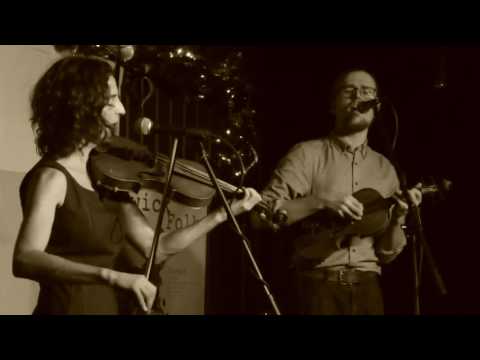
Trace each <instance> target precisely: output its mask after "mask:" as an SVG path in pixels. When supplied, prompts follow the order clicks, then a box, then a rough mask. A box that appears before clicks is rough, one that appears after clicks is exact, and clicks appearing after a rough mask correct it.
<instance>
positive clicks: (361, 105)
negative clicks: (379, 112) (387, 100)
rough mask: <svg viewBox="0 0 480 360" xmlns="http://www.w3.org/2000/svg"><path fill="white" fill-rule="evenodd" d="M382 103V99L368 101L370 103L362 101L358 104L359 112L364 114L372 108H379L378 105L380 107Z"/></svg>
mask: <svg viewBox="0 0 480 360" xmlns="http://www.w3.org/2000/svg"><path fill="white" fill-rule="evenodd" d="M380 104H381V102H380V99H378V98H375V99H372V100H368V101H361V102H359V103H358V104H357V107H356V109H357V111H358V112H360V113H362V114H364V113H366V112H367V111H368V110H370V109H371V108H373V107H375V106H377V105H380Z"/></svg>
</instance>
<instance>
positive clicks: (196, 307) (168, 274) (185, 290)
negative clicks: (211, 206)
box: [135, 189, 207, 315]
mask: <svg viewBox="0 0 480 360" xmlns="http://www.w3.org/2000/svg"><path fill="white" fill-rule="evenodd" d="M135 200H136V201H137V204H138V207H139V209H140V210H141V211H142V212H143V213H144V214H145V216H146V217H147V219H148V220H149V221H150V224H151V225H152V227H153V228H155V227H156V225H157V221H158V215H159V212H160V207H161V202H162V194H160V193H158V192H156V191H152V190H144V189H142V190H141V191H139V192H138V194H136V195H135ZM206 213H207V209H206V208H201V209H195V208H190V207H187V206H185V205H182V204H180V203H177V202H176V201H174V200H171V201H170V202H169V203H168V206H167V210H166V211H165V214H164V217H163V221H162V229H163V232H169V231H172V230H175V229H181V228H184V227H186V226H189V225H191V224H193V223H194V222H195V221H198V220H200V219H201V218H203V217H205V215H206ZM206 238H207V237H206V236H203V237H202V238H200V239H197V240H196V241H195V242H194V243H193V244H191V245H190V246H189V247H188V248H186V249H185V250H183V251H182V252H180V253H178V254H175V255H173V256H172V257H171V258H169V259H168V260H167V261H166V263H165V265H164V266H163V267H162V269H161V270H160V274H159V275H160V279H161V283H160V284H159V297H160V299H159V301H161V303H162V305H163V309H164V310H165V312H166V313H167V314H171V315H202V314H204V305H205V269H206V240H207V239H206ZM156 285H158V284H156Z"/></svg>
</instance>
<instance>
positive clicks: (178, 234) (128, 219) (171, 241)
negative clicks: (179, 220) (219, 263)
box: [121, 188, 261, 264]
mask: <svg viewBox="0 0 480 360" xmlns="http://www.w3.org/2000/svg"><path fill="white" fill-rule="evenodd" d="M260 200H261V198H260V195H259V194H258V193H257V192H256V191H255V190H254V189H252V188H247V189H245V196H244V197H243V198H242V199H240V200H234V201H233V203H232V205H231V208H232V211H233V214H234V215H238V214H241V213H243V212H245V211H249V210H251V209H252V208H253V207H254V206H255V205H256V204H257V203H258V202H259V201H260ZM121 209H122V211H121V214H122V215H121V223H122V224H123V226H124V229H125V232H126V234H127V236H128V238H129V239H130V240H131V241H132V243H133V244H134V246H136V247H137V249H138V250H140V252H141V253H142V254H144V255H145V257H149V256H150V251H151V247H152V242H153V236H154V230H153V229H152V227H151V226H150V224H149V223H148V220H147V219H146V218H145V216H144V215H143V213H142V212H141V211H140V209H139V208H138V207H137V206H136V205H135V204H133V203H123V204H121ZM225 220H227V214H226V211H225V210H224V209H223V208H220V209H216V210H214V211H212V212H211V213H209V214H208V215H207V216H205V217H204V218H202V219H200V220H198V221H196V222H195V223H193V224H191V225H189V226H187V227H185V228H182V229H177V230H172V231H169V232H165V233H162V234H161V235H160V239H159V242H158V249H157V253H156V255H155V263H156V264H159V263H161V262H162V261H164V260H165V259H166V258H167V257H168V256H170V255H173V254H176V253H178V252H180V251H182V250H184V249H185V248H187V247H188V246H189V245H190V244H192V243H193V242H194V241H195V240H197V239H198V238H200V237H202V236H204V235H206V234H207V233H208V232H209V231H211V230H212V229H214V228H215V227H216V226H218V225H219V224H221V223H223V222H224V221H225Z"/></svg>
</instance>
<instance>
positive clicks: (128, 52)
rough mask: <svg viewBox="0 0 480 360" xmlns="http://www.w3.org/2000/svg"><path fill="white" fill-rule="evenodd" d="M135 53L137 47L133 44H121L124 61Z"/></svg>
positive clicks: (121, 54) (121, 55)
mask: <svg viewBox="0 0 480 360" xmlns="http://www.w3.org/2000/svg"><path fill="white" fill-rule="evenodd" d="M134 55H135V48H134V47H133V45H120V57H121V59H122V61H123V62H127V61H129V60H131V59H132V58H133V56H134Z"/></svg>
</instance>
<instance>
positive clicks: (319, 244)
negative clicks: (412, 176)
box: [294, 185, 440, 263]
mask: <svg viewBox="0 0 480 360" xmlns="http://www.w3.org/2000/svg"><path fill="white" fill-rule="evenodd" d="M419 190H420V191H421V192H422V194H424V195H425V194H431V193H436V192H438V191H440V190H439V188H438V186H437V185H429V186H422V187H421V188H419ZM352 196H353V197H355V198H356V199H357V200H358V201H359V202H361V203H362V204H363V216H362V219H361V220H358V221H354V220H352V219H349V218H342V217H340V216H339V215H337V214H334V213H333V211H331V210H329V209H324V210H320V211H317V212H316V213H315V214H313V215H310V216H308V217H306V218H305V219H303V220H301V221H300V222H299V223H297V224H296V225H295V226H296V228H297V231H298V232H299V233H300V234H301V235H300V236H299V237H298V238H296V239H295V243H294V247H295V249H296V251H295V253H296V258H297V261H301V262H302V263H307V262H312V263H318V261H319V260H321V259H322V258H323V257H324V256H325V254H327V253H328V252H330V251H334V250H336V249H339V248H340V247H341V246H342V242H343V241H344V240H345V239H347V238H348V237H349V236H350V235H361V236H376V235H377V234H380V233H382V232H383V231H385V229H386V228H387V226H388V224H389V209H390V207H391V205H393V204H394V203H395V200H394V198H393V197H389V198H384V197H382V195H381V194H380V193H379V192H378V191H376V190H375V189H371V188H366V189H362V190H359V191H357V192H355V193H353V194H352Z"/></svg>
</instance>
